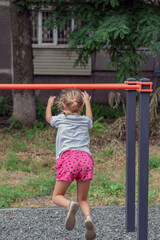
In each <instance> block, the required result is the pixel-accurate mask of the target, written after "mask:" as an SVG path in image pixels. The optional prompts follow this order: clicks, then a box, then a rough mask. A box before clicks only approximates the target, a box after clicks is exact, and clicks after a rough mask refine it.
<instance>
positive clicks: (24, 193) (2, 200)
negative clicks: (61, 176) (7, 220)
mask: <svg viewBox="0 0 160 240" xmlns="http://www.w3.org/2000/svg"><path fill="white" fill-rule="evenodd" d="M54 184H55V176H54V177H49V178H47V179H46V178H45V177H44V176H40V177H39V178H38V179H30V180H29V181H28V182H27V183H26V184H19V185H18V186H14V187H12V186H11V185H4V184H0V192H1V195H0V208H7V207H9V206H10V205H11V203H12V202H14V201H16V200H18V199H22V198H27V197H36V196H45V195H50V194H51V193H52V191H53V186H54Z"/></svg>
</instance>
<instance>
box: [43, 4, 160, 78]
mask: <svg viewBox="0 0 160 240" xmlns="http://www.w3.org/2000/svg"><path fill="white" fill-rule="evenodd" d="M52 11H53V14H52V15H51V17H50V18H49V19H48V20H47V22H46V26H48V27H50V28H51V27H53V25H56V26H57V27H58V28H60V30H62V29H63V28H64V27H65V25H66V24H67V22H68V21H69V20H70V19H71V18H74V20H75V26H76V29H75V30H74V31H73V32H72V33H71V35H70V38H69V41H68V43H69V47H70V49H75V50H76V51H77V52H78V54H79V57H78V59H77V60H76V62H75V66H76V65H78V64H79V63H80V64H82V65H85V64H86V63H87V62H88V60H89V58H90V57H92V56H93V55H94V54H95V53H96V52H98V51H100V50H101V49H104V50H105V51H106V52H107V53H109V55H110V59H111V61H110V67H114V68H115V70H116V71H117V74H116V77H117V79H118V80H119V81H121V82H122V81H124V80H125V79H126V78H127V77H130V76H132V77H136V75H137V73H139V72H140V62H141V61H143V62H145V61H146V60H147V53H146V52H145V51H139V50H138V51H137V49H138V48H140V47H147V48H149V50H150V52H151V53H152V54H154V55H156V54H157V52H159V51H160V41H159V39H160V21H159V9H158V7H157V6H155V5H154V3H153V2H152V1H139V0H137V1H133V0H131V1H126V0H105V1H99V0H90V1H77V0H72V1H69V2H68V1H66V2H64V1H61V0H55V1H54V4H53V5H52Z"/></svg>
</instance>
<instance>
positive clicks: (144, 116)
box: [137, 78, 150, 240]
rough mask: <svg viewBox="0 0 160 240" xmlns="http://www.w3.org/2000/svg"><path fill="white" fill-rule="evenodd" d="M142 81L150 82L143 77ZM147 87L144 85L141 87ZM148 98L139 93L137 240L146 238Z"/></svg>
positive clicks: (145, 239) (147, 95)
mask: <svg viewBox="0 0 160 240" xmlns="http://www.w3.org/2000/svg"><path fill="white" fill-rule="evenodd" d="M140 81H141V82H142V83H143V82H150V81H149V79H147V78H143V79H141V80H140ZM145 88H147V86H145V85H144V87H143V89H145ZM149 100H150V93H148V92H141V93H140V95H139V164H138V165H139V166H138V167H139V171H138V192H139V194H138V233H137V234H138V236H137V239H138V240H147V239H148V237H147V236H148V173H149V170H148V168H149Z"/></svg>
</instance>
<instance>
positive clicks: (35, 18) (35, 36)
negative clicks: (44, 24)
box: [30, 11, 38, 44]
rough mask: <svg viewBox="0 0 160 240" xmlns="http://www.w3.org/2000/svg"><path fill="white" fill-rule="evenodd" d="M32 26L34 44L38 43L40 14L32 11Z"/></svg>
mask: <svg viewBox="0 0 160 240" xmlns="http://www.w3.org/2000/svg"><path fill="white" fill-rule="evenodd" d="M30 20H31V25H32V43H35V44H36V43H38V12H35V11H32V12H31V16H30Z"/></svg>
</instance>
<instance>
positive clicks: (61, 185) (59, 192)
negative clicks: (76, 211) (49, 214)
mask: <svg viewBox="0 0 160 240" xmlns="http://www.w3.org/2000/svg"><path fill="white" fill-rule="evenodd" d="M70 184H71V182H67V181H56V184H55V187H54V192H53V197H52V201H53V203H55V204H56V205H59V206H61V207H65V208H67V207H68V204H69V202H70V201H69V200H68V199H66V198H65V197H64V195H65V193H66V191H67V189H68V188H69V186H70Z"/></svg>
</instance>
